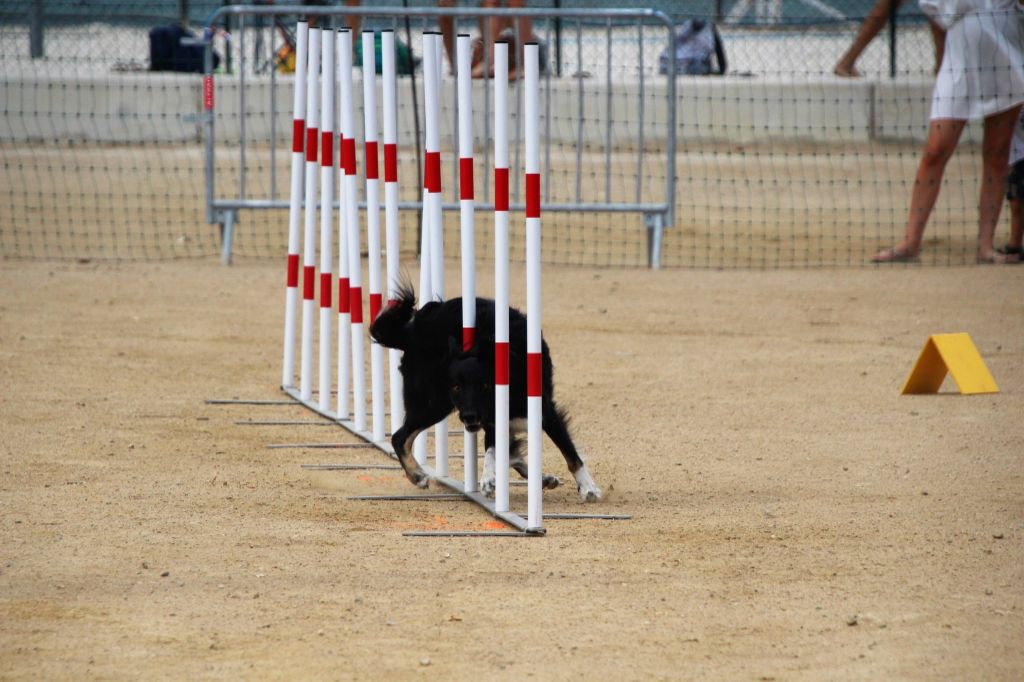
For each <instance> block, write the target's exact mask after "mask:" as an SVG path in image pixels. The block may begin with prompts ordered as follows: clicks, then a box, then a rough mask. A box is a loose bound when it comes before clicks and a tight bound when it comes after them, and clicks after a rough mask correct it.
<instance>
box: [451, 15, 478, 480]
mask: <svg viewBox="0 0 1024 682" xmlns="http://www.w3.org/2000/svg"><path fill="white" fill-rule="evenodd" d="M456 41H457V42H456V50H457V52H456V55H457V59H456V61H457V64H458V68H457V71H458V91H459V96H458V103H459V210H460V215H459V218H460V220H459V226H460V243H461V246H462V252H461V258H462V349H463V350H464V351H468V350H470V349H471V348H472V347H473V344H474V343H475V341H476V236H475V229H474V223H473V206H474V200H473V80H472V73H471V69H472V68H473V66H472V50H473V48H472V43H471V38H470V37H469V36H468V35H466V34H460V35H459V36H458V38H457V39H456ZM462 442H463V448H462V452H463V460H462V472H463V474H462V482H463V486H464V488H463V489H464V490H465V491H466V492H473V491H474V490H476V489H477V473H476V451H477V447H476V445H477V443H476V434H475V433H470V432H469V431H466V432H465V433H464V434H463V436H462Z"/></svg>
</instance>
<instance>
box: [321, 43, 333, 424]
mask: <svg viewBox="0 0 1024 682" xmlns="http://www.w3.org/2000/svg"><path fill="white" fill-rule="evenodd" d="M322 37H323V45H322V55H321V59H320V63H321V64H322V68H323V78H322V79H321V90H320V111H321V114H322V115H321V117H320V118H321V122H320V382H319V384H318V390H319V398H320V401H319V407H320V410H321V411H323V412H327V411H329V410H330V409H331V350H332V348H331V331H332V329H331V328H332V326H333V325H332V324H331V318H332V317H333V315H334V310H332V304H331V293H332V292H333V290H334V275H333V274H332V273H331V260H332V259H333V257H334V253H333V251H334V244H333V242H332V239H331V238H332V236H333V229H334V225H333V220H332V218H333V217H334V215H333V211H332V210H331V206H332V202H333V201H334V31H331V30H325V31H323V36H322Z"/></svg>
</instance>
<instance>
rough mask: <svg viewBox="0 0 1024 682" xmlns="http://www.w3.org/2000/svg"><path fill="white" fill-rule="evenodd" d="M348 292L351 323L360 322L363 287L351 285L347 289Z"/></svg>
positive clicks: (361, 319)
mask: <svg viewBox="0 0 1024 682" xmlns="http://www.w3.org/2000/svg"><path fill="white" fill-rule="evenodd" d="M348 294H349V295H348V300H349V308H350V312H351V313H352V324H361V323H362V321H363V288H362V287H352V288H350V289H349V290H348Z"/></svg>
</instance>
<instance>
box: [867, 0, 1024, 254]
mask: <svg viewBox="0 0 1024 682" xmlns="http://www.w3.org/2000/svg"><path fill="white" fill-rule="evenodd" d="M920 4H921V9H923V10H924V11H925V13H927V14H928V15H929V16H930V17H931V18H932V19H934V20H935V21H936V22H937V23H938V24H939V25H940V26H943V27H945V29H946V50H945V56H944V58H943V60H942V66H941V67H940V68H939V73H938V76H937V77H936V79H935V88H934V90H933V91H932V108H931V117H930V118H931V121H930V123H929V126H928V138H927V141H926V142H925V147H924V152H923V154H922V156H921V161H920V163H919V165H918V169H917V174H916V176H915V178H914V188H913V191H912V192H911V197H910V212H909V215H908V216H907V222H906V228H905V232H904V236H903V239H902V240H901V241H900V242H899V243H898V244H896V245H895V246H892V247H890V248H887V249H882V250H881V251H879V252H878V253H876V254H875V255H874V256H873V257H872V258H871V260H872V262H875V263H890V262H905V261H913V260H916V259H917V258H918V254H919V253H920V251H921V239H922V237H923V236H924V230H925V227H926V226H927V224H928V218H929V217H930V215H931V212H932V209H933V208H934V207H935V201H936V199H938V196H939V189H940V188H941V186H942V176H943V173H944V172H945V169H946V164H947V163H948V161H949V159H950V157H951V156H952V155H953V152H954V151H955V149H956V146H957V143H958V142H959V140H960V135H961V133H962V132H963V129H964V125H965V124H966V123H967V121H968V120H978V119H982V120H983V121H984V137H983V140H982V176H981V192H980V201H979V204H978V250H977V261H978V262H979V263H1005V262H1008V257H1007V256H1006V255H1005V254H1001V253H999V252H997V251H996V250H995V247H994V246H993V239H994V236H995V229H996V225H997V223H998V221H999V213H1000V210H1001V209H1002V204H1003V193H1004V192H1005V189H1006V175H1007V165H1008V159H1009V153H1010V140H1011V138H1012V136H1013V131H1014V128H1015V126H1016V123H1017V118H1018V115H1019V114H1020V110H1021V104H1022V103H1024V14H1022V11H1021V9H1020V8H1019V7H1018V4H1017V0H920Z"/></svg>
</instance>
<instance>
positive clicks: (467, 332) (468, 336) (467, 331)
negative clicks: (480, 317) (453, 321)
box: [462, 327, 476, 351]
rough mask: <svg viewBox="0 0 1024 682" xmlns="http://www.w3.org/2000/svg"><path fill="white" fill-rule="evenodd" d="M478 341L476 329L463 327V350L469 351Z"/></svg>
mask: <svg viewBox="0 0 1024 682" xmlns="http://www.w3.org/2000/svg"><path fill="white" fill-rule="evenodd" d="M474 341H476V327H463V328H462V350H467V351H468V350H469V349H470V348H472V347H473V342H474Z"/></svg>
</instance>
